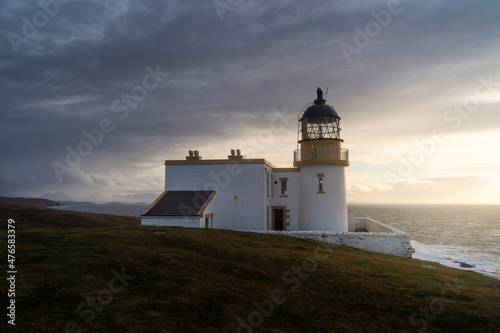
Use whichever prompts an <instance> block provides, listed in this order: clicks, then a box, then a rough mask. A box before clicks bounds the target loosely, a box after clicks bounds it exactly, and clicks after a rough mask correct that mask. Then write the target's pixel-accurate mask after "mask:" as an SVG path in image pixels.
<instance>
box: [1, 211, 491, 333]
mask: <svg viewBox="0 0 500 333" xmlns="http://www.w3.org/2000/svg"><path fill="white" fill-rule="evenodd" d="M10 204H11V203H9V204H5V203H1V205H0V207H2V210H1V212H2V213H1V215H2V220H1V224H2V225H1V229H0V230H1V235H3V237H5V234H6V232H5V230H6V219H7V218H13V219H15V220H16V225H17V227H18V229H17V232H16V260H17V262H16V268H17V271H18V274H17V276H16V326H10V325H7V323H6V321H7V320H6V317H5V314H4V315H3V317H4V319H3V320H2V323H1V324H0V330H1V331H3V332H65V331H66V332H79V330H81V332H238V327H239V329H240V330H239V331H241V332H252V331H253V332H417V331H418V329H421V328H424V327H426V328H427V330H426V332H498V331H499V328H500V318H499V314H500V291H499V290H496V289H494V288H493V287H492V286H490V285H489V283H490V282H491V281H493V279H491V278H487V277H484V276H482V275H479V274H477V273H474V272H470V271H464V270H458V269H453V268H449V267H445V266H441V265H439V264H436V263H429V262H424V261H420V260H416V259H409V258H401V257H394V256H390V255H383V254H378V253H370V252H365V251H362V250H357V249H353V248H349V247H345V246H336V245H330V244H325V243H321V242H316V241H312V240H305V239H296V238H292V237H287V236H275V235H264V234H253V233H245V232H236V231H228V230H214V229H184V228H167V227H150V226H139V225H137V223H138V219H136V218H126V217H110V216H108V215H100V214H85V213H72V212H66V211H65V212H62V211H54V210H51V209H45V208H40V207H34V206H26V205H23V206H17V208H16V207H13V206H11V207H10V208H8V209H9V210H8V211H7V212H6V213H5V212H4V208H5V209H7V207H8V206H9V205H10ZM19 205H20V204H19ZM82 214H83V215H82ZM39 216H41V217H40V218H39ZM18 221H19V222H18ZM120 221H121V222H120ZM18 223H19V224H18ZM100 223H102V225H104V226H101V227H99V225H100ZM65 225H67V226H68V227H64V228H62V227H63V226H65ZM89 226H93V227H92V228H90V227H89ZM157 231H162V232H164V234H159V235H158V234H157V235H155V233H156V232H157ZM6 245H7V244H6V240H5V238H3V239H1V242H0V252H1V257H2V258H4V263H3V265H4V266H2V267H3V269H2V270H3V272H4V273H3V274H4V276H5V275H7V274H6V273H5V271H6V269H5V267H6V266H5V265H6V262H5V258H6ZM422 265H432V266H435V267H437V271H434V270H432V269H429V268H425V267H422ZM0 281H1V282H0V287H1V290H2V299H3V302H2V304H3V309H4V310H3V311H6V310H5V306H6V305H7V299H6V292H5V291H6V290H7V289H8V285H7V281H6V279H5V277H2V279H0ZM412 324H413V326H412ZM7 326H8V327H7Z"/></svg>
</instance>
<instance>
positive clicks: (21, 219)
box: [0, 199, 141, 230]
mask: <svg viewBox="0 0 500 333" xmlns="http://www.w3.org/2000/svg"><path fill="white" fill-rule="evenodd" d="M40 200H44V199H40ZM0 219H1V220H2V221H7V220H8V219H14V220H15V221H16V228H17V229H33V228H95V227H112V226H130V225H140V223H141V220H140V218H137V217H131V216H117V215H107V214H92V213H82V212H72V211H66V210H57V209H51V208H45V207H38V206H33V205H28V204H24V203H20V202H15V201H10V200H3V199H0ZM2 230H5V229H2Z"/></svg>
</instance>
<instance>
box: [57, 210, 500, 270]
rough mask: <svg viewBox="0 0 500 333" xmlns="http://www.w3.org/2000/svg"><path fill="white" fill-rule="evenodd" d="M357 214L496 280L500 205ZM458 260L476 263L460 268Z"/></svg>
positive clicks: (435, 256)
mask: <svg viewBox="0 0 500 333" xmlns="http://www.w3.org/2000/svg"><path fill="white" fill-rule="evenodd" d="M147 207H148V205H143V204H86V203H85V204H84V203H78V204H71V205H69V206H61V207H58V209H62V210H74V211H81V212H89V213H102V214H114V215H128V216H140V215H141V213H142V212H143V211H144V210H145V209H146V208H147ZM348 208H350V209H355V210H356V216H363V217H371V218H373V219H375V220H377V221H380V222H382V223H385V224H388V225H390V226H393V227H395V228H397V229H399V230H402V231H404V232H407V233H409V234H410V236H411V244H412V246H413V247H414V248H415V253H414V254H413V258H416V259H422V260H428V261H434V262H438V263H440V264H443V265H446V266H451V267H455V268H460V269H468V270H473V271H476V272H478V273H480V274H483V275H486V276H490V277H494V278H496V279H500V205H359V204H357V205H348ZM460 263H466V264H468V265H472V266H474V267H470V268H463V267H461V266H460Z"/></svg>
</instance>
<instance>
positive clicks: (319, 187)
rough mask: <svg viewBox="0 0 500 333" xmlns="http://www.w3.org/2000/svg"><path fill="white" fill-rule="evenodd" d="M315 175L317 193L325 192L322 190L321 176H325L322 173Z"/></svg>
mask: <svg viewBox="0 0 500 333" xmlns="http://www.w3.org/2000/svg"><path fill="white" fill-rule="evenodd" d="M316 177H318V193H325V192H324V191H323V178H324V177H325V174H324V173H317V174H316Z"/></svg>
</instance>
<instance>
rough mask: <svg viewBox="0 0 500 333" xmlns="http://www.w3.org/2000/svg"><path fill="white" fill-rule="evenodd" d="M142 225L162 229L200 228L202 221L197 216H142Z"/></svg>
mask: <svg viewBox="0 0 500 333" xmlns="http://www.w3.org/2000/svg"><path fill="white" fill-rule="evenodd" d="M141 225H156V226H162V227H186V228H199V227H200V219H199V218H198V217H197V216H187V217H177V216H142V217H141Z"/></svg>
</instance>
